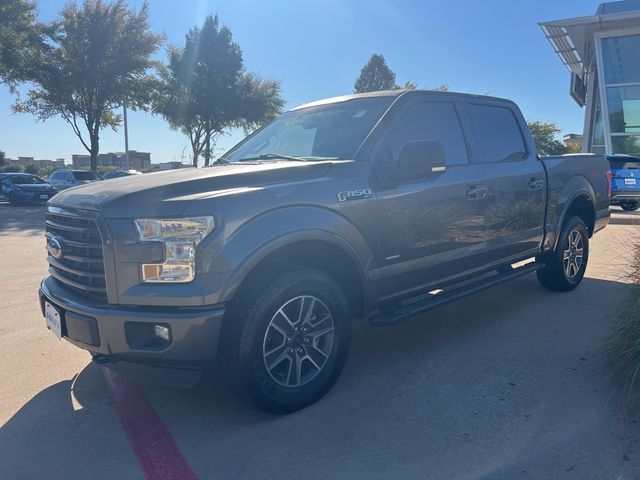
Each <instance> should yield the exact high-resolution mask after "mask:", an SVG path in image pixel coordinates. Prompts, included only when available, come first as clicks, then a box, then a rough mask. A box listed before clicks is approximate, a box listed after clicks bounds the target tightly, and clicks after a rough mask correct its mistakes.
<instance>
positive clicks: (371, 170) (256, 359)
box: [40, 90, 610, 413]
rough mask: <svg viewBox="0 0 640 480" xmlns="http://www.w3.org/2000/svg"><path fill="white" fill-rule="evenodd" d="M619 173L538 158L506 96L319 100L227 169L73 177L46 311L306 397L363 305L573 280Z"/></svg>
mask: <svg viewBox="0 0 640 480" xmlns="http://www.w3.org/2000/svg"><path fill="white" fill-rule="evenodd" d="M609 176H610V170H609V165H608V163H607V161H606V159H605V158H604V157H603V156H598V155H570V156H558V157H548V158H541V157H540V156H538V154H537V152H536V147H535V144H534V141H533V138H532V136H531V134H530V132H529V130H528V129H527V125H526V123H525V121H524V118H523V116H522V114H521V113H520V110H519V109H518V107H517V106H516V105H515V104H514V103H512V102H510V101H507V100H501V99H497V98H491V97H487V96H475V95H465V94H455V93H443V92H428V91H418V90H414V91H392V92H377V93H370V94H364V95H352V96H345V97H338V98H332V99H329V100H322V101H318V102H314V103H310V104H306V105H303V106H301V107H298V108H294V109H293V110H291V111H289V112H287V113H285V114H283V115H282V116H280V117H279V118H277V119H276V120H274V121H273V122H271V123H270V124H268V125H266V126H265V127H263V128H262V129H260V130H258V131H256V132H255V133H253V134H252V135H250V136H248V137H247V138H246V139H245V140H243V141H242V142H241V143H239V144H238V145H237V146H236V147H234V148H232V149H231V150H230V151H229V152H227V153H226V154H225V155H224V156H223V157H221V158H220V159H219V161H217V162H216V163H215V165H213V166H212V167H209V168H203V169H182V170H176V171H171V172H163V173H152V174H146V175H142V176H135V177H125V178H119V179H114V180H108V181H104V182H96V183H93V184H88V185H85V186H80V187H75V188H70V189H68V190H64V191H62V192H60V193H59V194H58V195H56V196H55V197H54V198H52V199H51V201H50V202H49V204H48V207H47V212H46V240H47V250H48V261H49V275H48V276H47V277H46V278H45V279H44V280H43V282H42V284H41V288H40V299H41V308H42V312H43V314H44V316H45V319H46V324H47V326H48V327H49V328H50V329H51V330H52V331H54V333H56V334H57V335H58V336H59V337H62V338H64V339H65V340H67V341H69V342H71V343H72V344H74V345H77V346H78V347H80V348H83V349H85V350H88V351H89V352H91V354H92V355H93V359H94V361H96V362H99V363H105V364H107V365H117V364H120V365H122V364H127V363H129V364H131V363H137V364H143V365H146V366H151V367H162V368H166V369H204V368H206V367H208V366H210V365H212V364H215V362H218V364H219V365H220V366H221V367H222V368H223V369H224V371H225V372H226V374H227V375H226V376H227V377H228V379H229V381H230V382H231V384H232V385H233V386H234V387H235V388H236V390H237V391H238V392H239V393H240V394H241V395H242V396H243V397H244V398H246V399H247V400H249V401H251V402H252V403H253V404H255V405H257V406H259V407H260V408H263V409H265V410H268V411H272V412H281V413H286V412H292V411H294V410H296V409H299V408H302V407H305V406H307V405H309V404H311V403H313V402H315V401H316V400H318V399H319V398H320V397H322V396H323V395H324V394H325V393H326V392H327V391H328V390H329V389H330V388H331V386H332V385H333V383H334V382H335V381H336V379H337V378H338V376H339V374H340V372H341V370H342V368H343V366H344V364H345V361H346V359H347V354H348V351H349V345H350V337H351V321H352V318H367V319H368V320H369V322H370V323H371V324H372V325H375V326H383V325H392V324H395V323H397V322H400V321H402V320H404V319H406V318H409V317H411V316H414V315H416V314H419V313H422V312H425V311H427V310H429V309H432V308H434V307H437V306H439V305H442V304H444V303H446V302H449V301H452V300H456V299H459V298H461V297H463V296H465V295H468V294H471V293H475V292H478V291H480V290H483V289H485V288H487V287H490V286H493V285H496V284H499V283H501V282H505V281H507V280H510V279H513V278H515V277H518V276H520V275H523V274H526V273H532V272H536V274H537V276H538V279H539V281H540V283H541V284H542V285H544V286H545V287H547V288H548V289H551V290H554V291H568V290H571V289H573V288H575V287H576V286H577V285H578V284H579V283H580V281H581V280H582V277H583V275H584V272H585V268H586V266H587V260H588V258H589V238H590V237H591V236H592V235H593V234H594V233H595V232H597V231H598V230H600V229H602V228H604V227H605V226H606V224H607V223H608V220H609V195H610V181H609V180H610V178H609ZM568 301H570V298H569V299H568ZM398 355H402V353H401V352H398Z"/></svg>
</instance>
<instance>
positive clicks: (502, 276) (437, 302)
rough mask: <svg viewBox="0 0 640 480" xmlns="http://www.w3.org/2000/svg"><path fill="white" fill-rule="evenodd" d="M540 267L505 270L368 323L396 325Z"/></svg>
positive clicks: (373, 324) (528, 266)
mask: <svg viewBox="0 0 640 480" xmlns="http://www.w3.org/2000/svg"><path fill="white" fill-rule="evenodd" d="M542 267H544V264H542V263H528V264H526V265H523V266H521V267H517V268H513V269H510V270H506V271H504V272H502V273H498V274H497V275H493V276H491V277H488V278H485V279H483V280H480V281H478V282H475V283H471V284H468V285H464V286H462V287H458V288H455V289H453V290H450V291H444V292H442V293H438V294H436V295H434V296H432V297H430V298H427V299H426V300H421V301H419V302H415V303H412V304H410V305H406V306H403V307H400V308H399V309H398V310H396V311H395V312H391V313H388V314H383V315H380V316H378V317H373V318H370V319H369V323H370V324H371V325H372V326H374V327H386V326H388V325H395V324H396V323H400V322H402V321H404V320H406V319H408V318H410V317H413V316H414V315H418V314H420V313H424V312H426V311H428V310H431V309H432V308H436V307H439V306H441V305H444V304H446V303H449V302H453V301H455V300H459V299H461V298H464V297H466V296H467V295H472V294H474V293H478V292H481V291H482V290H486V289H487V288H490V287H493V286H495V285H500V284H501V283H504V282H508V281H509V280H513V279H514V278H517V277H520V276H522V275H526V274H527V273H532V272H535V271H536V270H540V269H541V268H542Z"/></svg>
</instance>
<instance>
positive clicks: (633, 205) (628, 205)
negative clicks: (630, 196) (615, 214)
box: [620, 201, 640, 212]
mask: <svg viewBox="0 0 640 480" xmlns="http://www.w3.org/2000/svg"><path fill="white" fill-rule="evenodd" d="M620 206H621V207H622V209H623V210H626V211H627V212H633V211H635V210H637V209H638V208H640V202H636V201H629V202H622V203H621V204H620Z"/></svg>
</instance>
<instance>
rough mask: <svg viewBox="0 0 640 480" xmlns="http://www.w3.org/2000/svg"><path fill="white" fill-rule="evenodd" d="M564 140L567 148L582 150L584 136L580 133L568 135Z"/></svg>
mask: <svg viewBox="0 0 640 480" xmlns="http://www.w3.org/2000/svg"><path fill="white" fill-rule="evenodd" d="M562 139H563V141H564V146H565V147H578V148H582V135H581V134H579V133H567V134H566V135H565V136H564V137H563V138H562Z"/></svg>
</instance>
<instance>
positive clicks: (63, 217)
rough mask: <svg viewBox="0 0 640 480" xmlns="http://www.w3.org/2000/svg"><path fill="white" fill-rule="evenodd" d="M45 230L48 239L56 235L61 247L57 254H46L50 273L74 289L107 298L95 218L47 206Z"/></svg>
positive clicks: (100, 240)
mask: <svg viewBox="0 0 640 480" xmlns="http://www.w3.org/2000/svg"><path fill="white" fill-rule="evenodd" d="M45 231H46V233H45V235H46V236H47V241H49V240H50V239H53V238H55V239H56V240H57V241H58V243H59V244H60V246H61V247H62V248H61V250H62V255H61V256H60V258H55V257H54V256H53V255H51V253H49V254H48V257H47V258H48V260H49V273H50V274H51V275H52V276H53V277H55V278H56V279H57V280H59V281H60V282H62V283H64V284H65V285H66V286H68V287H70V288H71V289H73V290H76V291H79V292H81V293H83V294H85V295H90V296H92V297H96V298H100V299H106V297H107V288H106V283H105V275H104V260H103V257H102V237H101V236H100V232H99V230H98V227H97V225H96V222H95V220H93V219H92V218H85V217H80V216H76V214H75V213H72V212H68V211H65V210H60V209H55V210H53V209H51V208H50V209H49V210H48V211H47V214H46V223H45Z"/></svg>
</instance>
